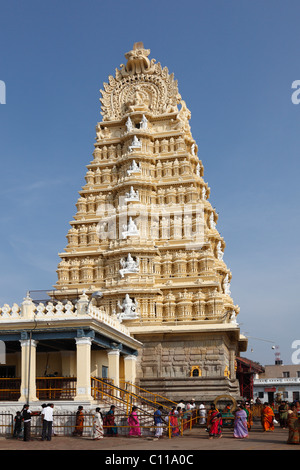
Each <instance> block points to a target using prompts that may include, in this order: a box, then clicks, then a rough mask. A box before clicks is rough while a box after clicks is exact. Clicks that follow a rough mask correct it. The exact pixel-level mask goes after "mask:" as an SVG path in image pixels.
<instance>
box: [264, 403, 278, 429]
mask: <svg viewBox="0 0 300 470" xmlns="http://www.w3.org/2000/svg"><path fill="white" fill-rule="evenodd" d="M274 417H275V416H274V411H273V410H272V408H271V407H270V406H265V407H264V408H263V409H262V412H261V422H262V427H263V430H264V431H274V423H273V420H274Z"/></svg>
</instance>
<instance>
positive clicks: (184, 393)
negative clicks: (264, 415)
mask: <svg viewBox="0 0 300 470" xmlns="http://www.w3.org/2000/svg"><path fill="white" fill-rule="evenodd" d="M139 385H140V387H142V388H144V389H146V390H148V391H149V392H152V393H157V394H160V395H161V396H162V397H165V398H168V399H169V400H172V401H174V402H175V403H179V402H180V401H182V400H183V401H184V402H185V403H186V402H187V401H189V400H192V399H194V400H195V401H196V403H197V404H198V403H200V402H203V403H206V404H209V403H212V402H214V400H215V399H216V398H217V397H219V396H231V397H232V398H234V399H235V400H239V399H241V397H240V391H239V384H238V382H237V380H234V381H231V380H229V379H227V378H192V377H191V378H185V379H176V378H173V379H165V378H157V379H142V380H140V383H139ZM162 400H163V398H162ZM227 401H228V399H227V400H226V399H225V402H226V403H227Z"/></svg>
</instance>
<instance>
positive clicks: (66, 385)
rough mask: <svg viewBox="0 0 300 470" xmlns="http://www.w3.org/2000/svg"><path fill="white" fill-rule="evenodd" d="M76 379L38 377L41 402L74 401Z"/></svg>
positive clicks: (37, 392) (37, 388)
mask: <svg viewBox="0 0 300 470" xmlns="http://www.w3.org/2000/svg"><path fill="white" fill-rule="evenodd" d="M76 382H77V378H76V377H37V378H36V395H37V398H38V399H39V400H72V399H73V398H74V397H75V395H76Z"/></svg>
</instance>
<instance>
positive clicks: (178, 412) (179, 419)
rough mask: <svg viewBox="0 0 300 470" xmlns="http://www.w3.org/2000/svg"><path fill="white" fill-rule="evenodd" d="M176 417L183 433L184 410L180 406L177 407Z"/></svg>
mask: <svg viewBox="0 0 300 470" xmlns="http://www.w3.org/2000/svg"><path fill="white" fill-rule="evenodd" d="M176 416H177V422H178V427H179V430H180V432H181V431H182V429H183V421H182V418H183V411H182V408H181V407H180V406H178V407H177V410H176Z"/></svg>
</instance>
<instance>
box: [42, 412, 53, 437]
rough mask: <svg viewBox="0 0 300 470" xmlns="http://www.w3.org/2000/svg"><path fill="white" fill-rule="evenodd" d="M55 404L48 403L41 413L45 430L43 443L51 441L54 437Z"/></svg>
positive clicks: (43, 430)
mask: <svg viewBox="0 0 300 470" xmlns="http://www.w3.org/2000/svg"><path fill="white" fill-rule="evenodd" d="M53 408H54V405H53V403H48V405H47V406H45V408H43V411H42V412H41V416H42V420H43V429H42V441H45V440H46V439H47V441H51V437H52V424H53Z"/></svg>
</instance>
